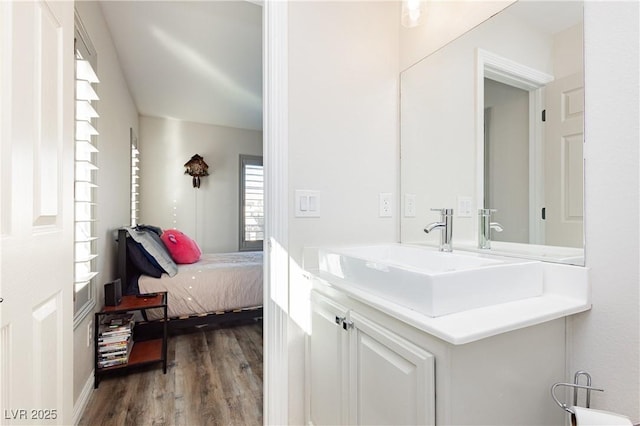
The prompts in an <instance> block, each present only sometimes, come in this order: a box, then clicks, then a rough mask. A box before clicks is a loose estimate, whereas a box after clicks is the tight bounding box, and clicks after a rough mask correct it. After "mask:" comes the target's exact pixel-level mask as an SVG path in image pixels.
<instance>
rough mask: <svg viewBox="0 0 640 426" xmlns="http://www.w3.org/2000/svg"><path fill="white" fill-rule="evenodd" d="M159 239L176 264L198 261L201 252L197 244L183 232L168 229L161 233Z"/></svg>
mask: <svg viewBox="0 0 640 426" xmlns="http://www.w3.org/2000/svg"><path fill="white" fill-rule="evenodd" d="M160 239H161V240H162V242H163V243H164V245H165V246H166V247H167V250H169V253H170V254H171V257H172V258H173V260H174V261H175V262H176V263H178V264H180V263H182V264H184V263H195V262H197V261H198V260H200V255H201V254H202V251H201V250H200V247H198V243H196V242H195V241H194V240H192V239H191V238H189V237H188V236H186V235H185V234H184V233H183V232H180V231H178V230H177V229H168V230H166V231H164V232H163V233H162V236H161V237H160Z"/></svg>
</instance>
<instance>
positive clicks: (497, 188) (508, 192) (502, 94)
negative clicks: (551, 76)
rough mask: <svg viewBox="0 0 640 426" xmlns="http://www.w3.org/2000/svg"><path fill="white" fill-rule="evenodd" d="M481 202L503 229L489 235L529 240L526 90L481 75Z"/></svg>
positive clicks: (527, 113) (497, 237)
mask: <svg viewBox="0 0 640 426" xmlns="http://www.w3.org/2000/svg"><path fill="white" fill-rule="evenodd" d="M484 111H485V113H484V131H485V135H484V136H485V137H484V144H485V151H484V152H485V156H484V174H485V176H484V182H485V185H484V206H485V207H486V208H491V209H496V210H497V211H496V212H495V213H494V215H493V219H492V220H494V221H496V222H498V223H500V224H501V225H502V228H503V231H502V232H500V233H493V235H492V239H494V240H497V241H507V242H514V243H529V242H530V236H529V149H530V148H529V92H528V91H526V90H523V89H519V88H517V87H513V86H509V85H507V84H504V83H500V82H497V81H495V80H491V79H488V78H485V79H484Z"/></svg>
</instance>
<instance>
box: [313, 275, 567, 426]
mask: <svg viewBox="0 0 640 426" xmlns="http://www.w3.org/2000/svg"><path fill="white" fill-rule="evenodd" d="M313 281H314V288H315V290H313V291H312V296H311V306H312V330H311V335H310V336H309V342H308V351H309V352H308V361H309V367H308V372H309V376H308V378H309V383H308V392H309V394H308V398H309V399H308V401H309V423H310V424H314V425H329V424H331V425H337V424H343V425H344V424H349V425H352V424H394V425H397V424H427V425H487V424H491V425H559V424H564V412H563V411H562V410H561V409H559V408H558V407H557V406H556V405H555V403H554V402H553V400H552V399H551V397H550V393H549V389H550V386H551V385H552V384H553V383H555V382H559V381H565V377H566V375H565V322H564V319H563V318H560V319H555V320H551V321H547V322H544V323H542V324H538V325H535V326H531V327H524V328H522V329H519V330H514V331H510V332H505V333H501V334H498V335H495V336H492V337H487V338H483V339H480V340H477V341H474V342H470V343H466V344H452V343H449V342H446V341H444V340H442V339H440V338H437V337H434V336H432V335H430V334H429V333H427V332H425V331H423V330H420V329H419V328H417V327H415V326H413V325H409V324H407V323H406V322H404V321H402V320H400V319H398V318H395V317H393V316H392V315H390V314H389V313H388V311H387V310H385V309H384V308H383V307H382V306H378V307H376V306H373V305H370V304H367V303H365V302H364V301H362V300H357V299H354V298H353V297H350V296H348V295H346V294H345V293H343V292H342V291H340V290H338V289H336V288H334V287H332V286H330V285H327V283H326V282H323V281H322V280H317V281H316V280H315V279H313ZM318 283H324V284H321V285H318ZM470 327H473V324H470Z"/></svg>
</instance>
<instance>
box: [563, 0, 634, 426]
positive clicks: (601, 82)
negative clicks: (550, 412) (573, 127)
mask: <svg viewBox="0 0 640 426" xmlns="http://www.w3.org/2000/svg"><path fill="white" fill-rule="evenodd" d="M639 19H640V7H639V3H638V2H586V4H585V23H584V28H585V96H586V100H585V102H586V103H585V107H586V119H585V170H586V179H585V181H586V182H585V208H586V215H585V222H586V264H587V266H588V267H589V268H591V269H590V276H589V278H590V281H591V287H592V297H593V308H592V310H591V311H589V312H586V313H584V314H580V315H577V316H576V317H575V318H574V319H573V320H572V321H570V322H569V324H570V325H571V326H572V329H573V332H572V334H571V345H570V347H569V349H570V353H571V354H572V355H571V357H570V359H569V361H570V362H569V366H570V371H576V370H578V369H584V370H587V371H589V372H590V373H591V375H592V376H593V383H594V385H596V386H598V387H602V388H604V389H605V392H604V393H600V392H594V393H592V395H591V401H592V405H591V406H592V407H594V408H601V409H604V410H611V411H615V412H620V413H624V414H626V415H628V416H631V419H632V420H633V423H634V424H637V423H640V284H639V281H640V269H639V266H638V265H639V260H640V251H639V244H640V240H639V234H640V224H639V220H640V219H639V217H640V216H639V213H640V212H639V204H640V186H639V184H638V182H639V176H638V170H640V159H639V157H638V156H639V150H638V143H639V141H640V129H639V117H640V110H639V105H640V96H639V90H640V89H639V88H640V77H639V76H640V69H639V66H638V64H639V60H640V59H639V52H640V45H639V44H640V42H639V40H640V34H639V31H638V21H639Z"/></svg>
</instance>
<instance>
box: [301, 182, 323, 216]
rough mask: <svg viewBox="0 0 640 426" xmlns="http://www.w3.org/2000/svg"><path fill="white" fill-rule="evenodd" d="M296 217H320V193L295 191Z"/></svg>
mask: <svg viewBox="0 0 640 426" xmlns="http://www.w3.org/2000/svg"><path fill="white" fill-rule="evenodd" d="M295 211H296V217H320V192H319V191H306V190H300V189H298V190H296V209H295Z"/></svg>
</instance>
